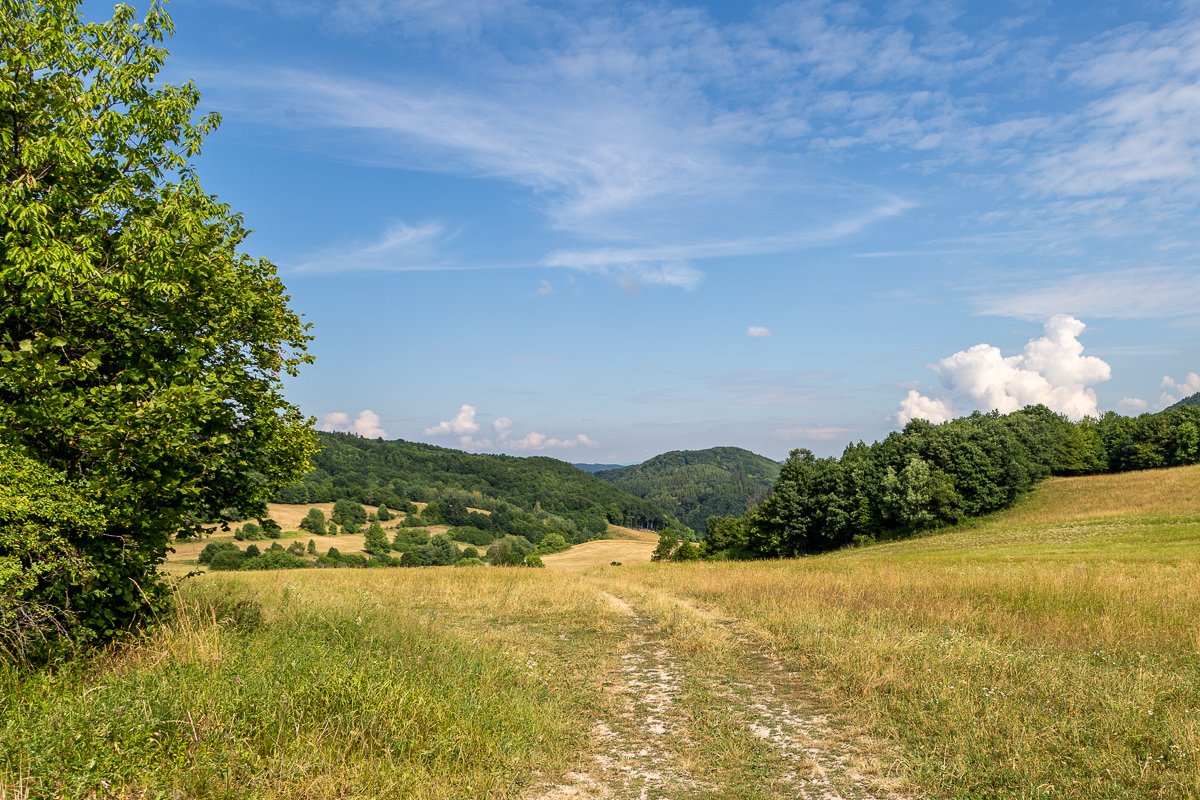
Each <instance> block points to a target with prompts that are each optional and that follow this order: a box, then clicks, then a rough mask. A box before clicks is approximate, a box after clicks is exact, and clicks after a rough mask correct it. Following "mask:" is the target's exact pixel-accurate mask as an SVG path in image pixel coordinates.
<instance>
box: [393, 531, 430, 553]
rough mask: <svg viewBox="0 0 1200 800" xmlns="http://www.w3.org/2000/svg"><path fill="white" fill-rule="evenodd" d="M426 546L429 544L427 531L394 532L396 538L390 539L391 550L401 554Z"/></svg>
mask: <svg viewBox="0 0 1200 800" xmlns="http://www.w3.org/2000/svg"><path fill="white" fill-rule="evenodd" d="M427 544H429V531H427V530H412V529H408V530H401V531H396V536H395V538H393V539H392V549H393V550H396V551H397V552H401V553H404V552H407V551H409V550H412V549H413V548H414V547H421V546H423V545H427Z"/></svg>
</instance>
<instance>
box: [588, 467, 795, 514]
mask: <svg viewBox="0 0 1200 800" xmlns="http://www.w3.org/2000/svg"><path fill="white" fill-rule="evenodd" d="M780 467H781V465H780V464H779V463H778V462H777V461H772V460H771V459H769V458H767V457H766V456H760V455H758V454H757V453H752V452H750V451H749V450H743V449H742V448H740V447H711V448H709V449H707V450H673V451H671V452H669V453H663V454H662V455H658V456H655V457H654V458H651V459H650V460H648V461H644V462H642V463H641V464H635V465H633V466H629V467H621V468H619V469H610V470H606V471H604V472H597V473H596V477H597V478H599V479H600V480H602V481H605V482H606V483H610V484H612V485H613V486H615V487H616V488H618V489H622V490H624V491H626V492H629V493H630V494H632V495H636V496H637V497H641V498H643V499H645V500H647V501H649V502H650V503H653V504H654V505H655V506H657V507H658V508H660V509H661V510H662V511H663V512H665V513H667V514H671V515H673V516H675V517H677V518H679V520H680V521H681V522H683V524H685V525H687V526H688V527H690V528H692V529H694V530H695V531H697V532H698V533H702V532H703V531H704V529H705V523H706V522H707V521H708V518H709V517H711V516H726V515H741V514H744V513H745V512H746V511H748V510H750V509H751V508H753V507H755V506H756V505H758V504H759V503H761V502H762V501H763V499H764V498H766V496H767V495H768V494H769V493H770V492H771V487H772V486H774V485H775V479H776V478H778V477H779V470H780Z"/></svg>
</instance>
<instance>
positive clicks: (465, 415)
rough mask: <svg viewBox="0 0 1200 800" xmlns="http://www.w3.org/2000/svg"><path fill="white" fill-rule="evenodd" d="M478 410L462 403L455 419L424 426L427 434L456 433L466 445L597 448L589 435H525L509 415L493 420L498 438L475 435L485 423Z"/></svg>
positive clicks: (526, 449) (524, 448)
mask: <svg viewBox="0 0 1200 800" xmlns="http://www.w3.org/2000/svg"><path fill="white" fill-rule="evenodd" d="M477 414H478V410H477V409H476V408H475V406H473V405H470V404H468V403H463V405H462V406H460V407H459V409H458V414H456V415H455V416H454V418H453V419H448V420H442V421H441V422H439V423H438V424H437V425H432V426H430V427H428V428H426V429H425V435H426V436H454V437H457V441H458V444H459V445H460V446H461V447H467V448H490V447H492V446H493V445H494V446H496V447H498V448H499V449H502V450H513V451H518V452H521V451H524V452H540V451H542V450H552V449H568V450H570V449H574V448H577V447H595V446H596V442H595V441H594V440H593V439H591V438H590V437H588V436H587V434H583V433H580V434H577V435H576V436H573V437H567V438H564V437H560V436H547V435H546V434H544V433H541V432H539V431H530V432H529V433H526V434H525V435H524V436H516V435H515V434H514V433H513V424H514V423H513V421H512V420H511V419H509V418H508V417H497V418H496V419H495V420H493V421H492V431H493V432H494V434H495V439H494V440H493V439H489V438H480V437H478V436H476V434H477V433H479V431H480V429H481V428H482V426H481V425H480V423H479V422H478V421H477V420H476V416H477Z"/></svg>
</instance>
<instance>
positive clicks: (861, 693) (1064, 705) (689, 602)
mask: <svg viewBox="0 0 1200 800" xmlns="http://www.w3.org/2000/svg"><path fill="white" fill-rule="evenodd" d="M343 538H344V537H337V540H338V541H339V542H340V540H342V539H343ZM630 541H631V543H632V540H630ZM638 544H642V545H643V546H644V545H645V544H648V542H646V543H638ZM339 546H340V544H339ZM613 560H621V559H613ZM603 563H604V564H607V562H603ZM179 606H180V610H179V612H178V614H177V615H176V616H175V617H173V618H172V619H171V620H168V621H166V622H165V624H164V625H163V626H162V627H161V628H160V629H159V630H158V631H157V632H155V633H154V634H153V635H152V636H151V637H150V638H148V639H147V640H146V641H144V642H142V643H139V644H137V645H136V646H127V647H125V648H123V649H119V650H114V651H112V652H110V653H106V654H104V655H103V656H102V657H100V658H98V659H97V660H95V661H93V662H88V663H81V664H77V665H75V666H73V667H71V668H69V669H66V670H63V671H60V672H58V673H54V674H38V675H32V676H21V675H17V674H15V673H13V672H7V673H2V674H0V697H2V698H3V701H4V702H3V703H0V798H8V797H14V798H15V797H22V798H24V797H47V796H71V797H89V796H92V797H153V796H161V797H311V798H332V797H380V796H394V797H416V798H450V797H455V798H474V797H494V798H524V800H559V798H568V797H586V798H613V800H621V799H623V798H626V797H630V798H636V797H641V796H645V797H648V798H653V797H670V798H672V800H687V799H688V798H701V797H703V798H746V799H747V800H751V799H753V800H759V799H765V798H794V797H826V796H829V797H833V796H841V797H844V798H855V797H858V798H866V797H876V798H883V797H910V796H928V797H953V798H960V797H961V798H967V797H971V798H975V797H978V798H985V797H1029V798H1034V797H1047V798H1050V797H1053V798H1059V797H1064V798H1118V797H1122V798H1123V797H1135V798H1136V797H1144V798H1176V797H1192V796H1200V467H1190V468H1180V469H1174V470H1168V471H1159V472H1148V473H1132V474H1127V475H1120V476H1102V477H1095V478H1078V479H1056V480H1052V481H1048V482H1047V483H1045V484H1044V485H1043V486H1042V487H1041V488H1040V489H1039V490H1038V491H1037V492H1036V493H1035V494H1034V495H1032V496H1031V497H1029V498H1028V499H1027V500H1026V501H1025V502H1023V503H1022V504H1021V505H1020V506H1019V507H1017V508H1014V509H1012V510H1011V511H1009V512H1006V513H1003V514H999V515H996V516H994V517H992V518H989V519H986V520H982V521H979V522H977V523H974V524H972V525H970V526H967V527H964V528H960V529H956V530H952V531H948V532H945V533H941V534H937V535H931V536H926V537H923V538H920V539H914V540H909V541H905V542H897V543H890V544H881V545H874V546H871V547H864V548H860V549H855V550H848V551H843V552H839V553H834V554H830V555H827V556H823V557H819V558H809V559H800V560H794V561H778V562H758V563H717V564H630V563H626V564H625V565H624V566H621V567H612V566H596V567H591V568H587V567H585V566H580V567H579V568H575V569H558V570H555V569H546V570H531V569H496V568H473V569H464V568H433V569H421V570H416V569H410V570H383V569H380V570H307V571H303V572H292V573H289V572H272V573H250V574H244V573H235V574H230V573H217V574H211V575H204V576H201V577H199V578H193V579H190V580H187V581H185V582H184V583H183V585H182V587H181V591H180V604H179Z"/></svg>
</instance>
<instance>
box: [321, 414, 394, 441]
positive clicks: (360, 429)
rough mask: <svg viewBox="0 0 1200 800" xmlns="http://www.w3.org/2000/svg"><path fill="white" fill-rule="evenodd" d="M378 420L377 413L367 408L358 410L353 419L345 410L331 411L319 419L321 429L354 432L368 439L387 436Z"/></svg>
mask: <svg viewBox="0 0 1200 800" xmlns="http://www.w3.org/2000/svg"><path fill="white" fill-rule="evenodd" d="M379 422H380V420H379V415H378V414H376V413H375V412H374V411H372V410H371V409H369V408H365V409H363V410H362V411H360V412H358V416H357V417H355V418H354V419H353V421H352V420H351V419H350V415H349V414H347V413H346V412H345V411H331V412H329V413H328V414H326V415H325V416H324V417H323V418H322V419H321V430H323V431H339V432H342V433H356V434H358V435H359V436H364V437H366V438H368V439H381V438H383V437H385V436H387V431H385V430H384V429H383V427H382V426H381V425H380V424H379Z"/></svg>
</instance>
